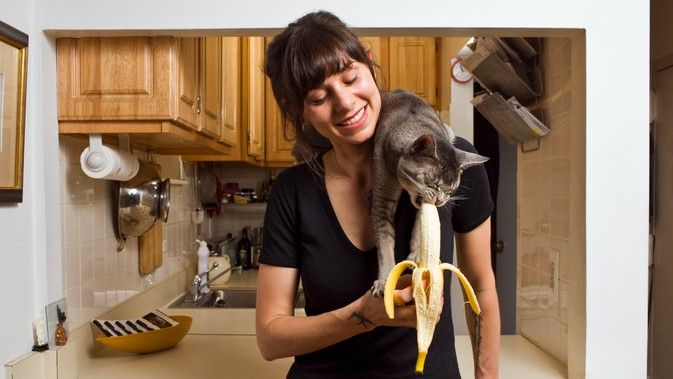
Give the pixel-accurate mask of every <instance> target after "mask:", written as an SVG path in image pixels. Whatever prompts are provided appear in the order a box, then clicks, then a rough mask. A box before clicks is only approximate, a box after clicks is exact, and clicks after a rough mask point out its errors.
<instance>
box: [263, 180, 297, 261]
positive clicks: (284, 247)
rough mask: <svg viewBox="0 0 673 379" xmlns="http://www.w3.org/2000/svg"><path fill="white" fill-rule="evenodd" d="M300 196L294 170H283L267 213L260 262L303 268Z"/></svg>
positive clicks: (276, 182) (273, 189) (274, 184)
mask: <svg viewBox="0 0 673 379" xmlns="http://www.w3.org/2000/svg"><path fill="white" fill-rule="evenodd" d="M296 200H297V196H296V186H295V183H294V180H293V178H292V169H288V170H285V171H283V172H281V173H280V175H279V176H278V178H277V180H276V181H275V182H274V183H273V186H272V188H271V194H270V196H269V202H268V204H267V207H266V213H265V215H264V235H263V241H262V252H261V254H260V257H259V262H260V263H264V264H269V265H274V266H283V267H295V268H297V267H299V261H300V252H299V249H300V246H301V245H300V244H299V243H298V240H297V238H298V237H297V236H298V232H297V228H298V221H297V218H298V217H297V211H296V210H297V203H296Z"/></svg>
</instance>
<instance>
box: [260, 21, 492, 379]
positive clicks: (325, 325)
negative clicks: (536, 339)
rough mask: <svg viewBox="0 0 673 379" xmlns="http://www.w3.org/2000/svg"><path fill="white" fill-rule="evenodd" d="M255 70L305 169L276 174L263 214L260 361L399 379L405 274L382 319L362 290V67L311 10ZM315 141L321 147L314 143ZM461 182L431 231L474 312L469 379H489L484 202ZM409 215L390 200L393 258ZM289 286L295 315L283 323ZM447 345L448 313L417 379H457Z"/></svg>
mask: <svg viewBox="0 0 673 379" xmlns="http://www.w3.org/2000/svg"><path fill="white" fill-rule="evenodd" d="M265 68H266V73H267V75H268V76H269V78H270V79H271V83H272V88H273V92H274V96H275V98H276V101H277V102H278V104H279V105H280V108H281V111H282V113H283V117H284V118H285V119H286V120H287V121H289V123H290V124H292V126H293V132H294V135H295V137H296V141H297V146H296V147H299V149H296V151H297V152H298V153H299V154H300V156H301V157H302V160H304V161H306V163H304V164H301V165H298V166H295V167H292V168H290V169H287V170H285V171H283V172H282V173H281V174H280V175H279V177H278V180H277V181H276V182H274V186H273V191H272V195H271V199H270V200H269V206H268V208H267V213H266V216H265V225H264V243H263V251H262V255H261V257H260V263H261V265H260V270H259V274H258V287H257V320H256V324H257V342H258V345H259V348H260V351H261V353H262V356H263V357H264V358H265V359H268V360H272V359H276V358H281V357H288V356H295V362H294V364H293V365H292V367H291V369H290V372H289V373H288V377H289V378H377V377H380V378H406V377H411V376H413V375H414V374H413V371H414V364H415V361H416V354H417V348H416V330H415V326H416V315H415V308H414V305H413V303H412V302H413V298H412V296H411V289H410V288H409V287H408V283H409V280H408V277H407V278H406V279H407V280H406V282H405V281H402V282H401V287H400V288H399V289H398V290H397V291H396V297H397V298H398V300H399V301H398V303H403V305H399V306H397V307H396V310H395V319H393V320H390V319H389V318H388V317H387V316H386V314H385V311H384V308H383V301H382V299H379V298H376V297H374V296H373V295H372V294H371V292H370V291H369V288H370V287H371V285H372V283H373V281H374V279H376V276H377V259H376V252H375V246H376V241H375V239H374V232H373V229H372V220H371V215H370V214H369V207H368V204H367V202H366V194H367V193H370V191H371V163H372V145H373V138H372V136H373V135H374V130H375V128H376V123H377V120H378V116H379V111H380V107H381V95H380V93H379V90H378V87H377V85H376V81H375V73H374V62H373V61H372V60H371V58H370V56H369V54H368V53H367V52H366V51H365V50H364V48H363V47H362V45H361V44H360V42H359V40H358V38H357V37H356V36H355V34H354V33H353V32H352V31H351V30H350V29H349V28H348V27H347V26H346V25H345V24H344V23H342V22H341V21H340V20H339V19H338V18H337V17H335V16H334V15H332V14H330V13H327V12H316V13H311V14H308V15H306V16H304V17H302V18H300V19H298V20H297V21H296V22H294V23H291V24H290V25H289V26H288V27H287V28H286V29H285V30H284V31H283V32H282V33H281V34H279V35H278V36H277V37H275V38H274V40H273V42H272V43H271V44H270V45H269V47H268V51H267V57H266V65H265ZM315 132H317V134H319V137H320V139H321V140H322V142H323V143H315V138H312V137H311V134H312V133H315ZM462 141H464V140H462ZM325 142H327V143H325ZM461 148H463V149H472V150H473V148H472V147H471V146H461ZM463 181H464V183H470V185H465V186H464V187H465V188H463V189H462V190H463V191H464V193H463V194H459V195H461V196H462V195H466V196H467V197H468V198H469V199H471V200H466V201H465V203H464V204H461V205H460V206H456V205H446V208H447V210H446V212H444V214H448V215H452V216H448V217H451V218H450V219H447V220H446V223H443V224H442V225H445V224H446V225H447V226H446V227H445V228H443V229H446V230H443V231H442V232H443V233H450V234H449V235H450V236H453V232H454V229H455V230H456V231H460V233H455V237H456V241H457V247H458V257H459V260H460V263H461V269H462V271H463V272H464V273H465V274H466V275H467V276H468V278H469V280H470V281H471V282H472V284H473V286H474V287H475V291H476V293H477V297H478V299H479V301H480V303H481V306H482V309H483V312H482V315H483V320H482V322H481V326H480V337H481V342H480V343H479V344H478V349H476V351H478V353H475V357H476V358H475V359H476V361H477V365H476V369H475V374H476V377H478V378H482V377H484V378H485V377H497V370H498V347H499V346H498V345H499V332H500V325H499V322H500V321H499V316H498V304H497V295H496V292H495V280H494V278H493V273H492V270H491V266H490V249H489V241H490V218H489V216H490V213H491V210H492V202H491V200H490V197H489V195H488V182H487V180H486V179H485V172H484V170H483V168H482V167H477V168H474V169H469V170H466V171H465V173H463ZM470 188H471V189H470ZM449 208H450V209H449ZM415 212H416V209H415V208H414V207H413V206H412V205H411V203H410V202H409V199H408V197H406V198H403V199H400V204H399V205H398V209H397V212H396V218H395V224H396V225H395V226H396V235H397V236H396V259H397V260H401V259H403V258H404V257H406V255H407V254H408V249H407V248H406V247H407V246H408V245H409V236H410V232H411V227H412V225H413V220H414V218H415ZM447 245H450V244H447ZM452 248H453V246H444V247H443V248H442V254H441V256H442V261H445V262H450V261H451V258H452ZM300 279H301V284H302V288H303V290H304V294H305V298H306V307H305V310H306V314H307V317H295V316H294V309H293V303H294V298H295V296H296V293H297V288H298V286H299V282H300ZM447 282H448V281H447ZM448 296H449V292H448V285H447V286H445V293H444V297H445V298H448ZM470 321H471V318H470ZM470 327H471V328H473V327H474V326H473V325H470ZM453 341H454V339H453V326H452V322H451V311H450V309H449V307H445V309H444V310H443V311H442V316H441V319H440V321H439V322H438V324H437V328H436V331H435V337H434V342H433V344H432V345H431V347H430V351H429V353H428V357H427V358H426V363H425V372H424V375H423V376H424V377H427V378H458V377H460V374H459V372H458V366H457V362H456V356H455V349H454V343H453Z"/></svg>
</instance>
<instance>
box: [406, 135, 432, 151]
mask: <svg viewBox="0 0 673 379" xmlns="http://www.w3.org/2000/svg"><path fill="white" fill-rule="evenodd" d="M411 153H412V154H424V155H431V156H436V155H437V141H435V137H433V136H431V135H429V134H424V135H422V136H420V137H418V138H416V141H414V143H413V144H412V145H411Z"/></svg>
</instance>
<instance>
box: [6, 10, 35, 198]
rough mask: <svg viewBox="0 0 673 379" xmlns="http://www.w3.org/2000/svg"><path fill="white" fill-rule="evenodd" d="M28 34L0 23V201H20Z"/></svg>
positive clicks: (21, 194)
mask: <svg viewBox="0 0 673 379" xmlns="http://www.w3.org/2000/svg"><path fill="white" fill-rule="evenodd" d="M27 79H28V35H27V34H26V33H23V32H21V31H20V30H18V29H16V28H14V27H12V26H11V25H8V24H6V23H4V22H2V21H0V202H3V203H21V202H22V201H23V153H24V140H25V126H26V124H25V122H26V86H27Z"/></svg>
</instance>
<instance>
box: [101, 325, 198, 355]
mask: <svg viewBox="0 0 673 379" xmlns="http://www.w3.org/2000/svg"><path fill="white" fill-rule="evenodd" d="M170 317H171V318H172V319H173V320H175V321H177V322H178V324H177V325H174V326H171V327H168V328H163V329H157V330H151V331H149V332H143V333H138V334H129V335H128V336H115V337H105V336H103V337H98V338H96V341H98V342H100V343H102V344H103V345H105V346H107V347H111V348H113V349H117V350H121V351H126V352H129V353H140V354H143V353H152V352H155V351H161V350H166V349H169V348H171V347H173V346H175V345H176V344H177V343H178V342H180V341H181V340H182V339H183V338H184V337H185V335H186V334H187V332H189V328H190V327H191V326H192V318H191V317H189V316H170Z"/></svg>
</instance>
